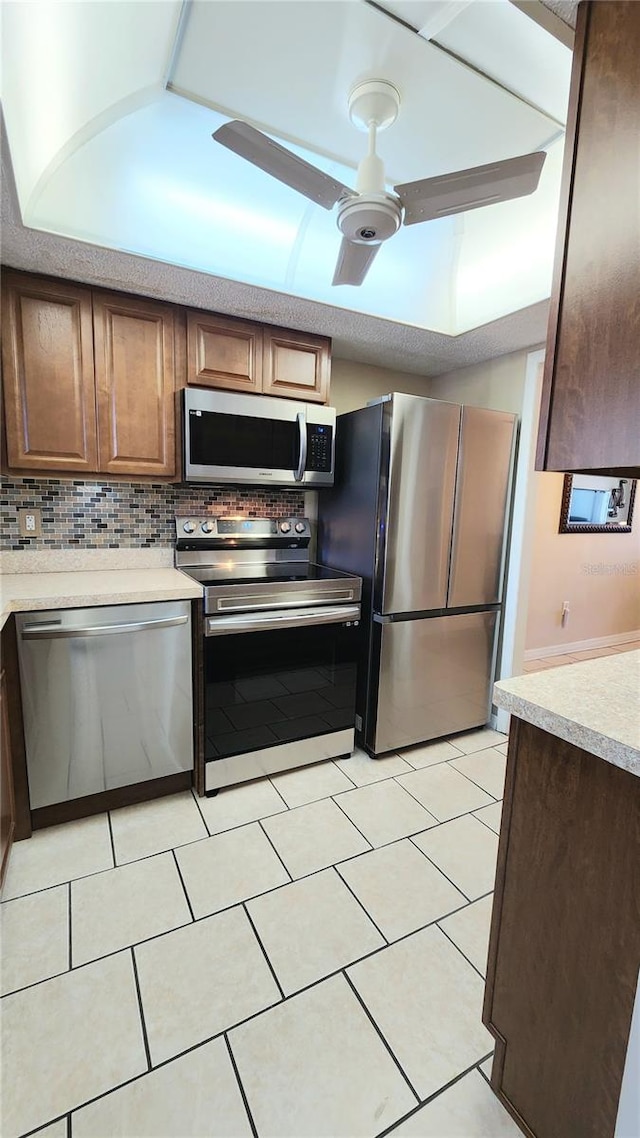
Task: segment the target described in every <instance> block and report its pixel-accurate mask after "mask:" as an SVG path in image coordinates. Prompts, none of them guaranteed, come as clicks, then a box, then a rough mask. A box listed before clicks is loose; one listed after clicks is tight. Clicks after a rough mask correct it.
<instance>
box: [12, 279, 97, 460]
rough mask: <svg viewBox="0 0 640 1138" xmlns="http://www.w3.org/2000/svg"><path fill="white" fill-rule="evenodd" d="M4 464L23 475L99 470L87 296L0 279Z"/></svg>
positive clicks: (63, 285) (66, 286)
mask: <svg viewBox="0 0 640 1138" xmlns="http://www.w3.org/2000/svg"><path fill="white" fill-rule="evenodd" d="M2 312H3V335H2V361H3V373H4V398H5V423H6V433H7V461H8V465H9V466H10V467H12V468H16V469H21V470H39V471H43V472H45V471H50V470H68V471H74V472H78V473H80V474H85V473H90V472H92V471H95V470H97V468H98V467H97V462H98V441H97V424H96V403H95V381H94V365H93V329H92V316H91V290H90V289H87V288H82V287H81V286H80V285H75V284H71V283H68V282H66V281H48V280H39V279H38V278H37V277H30V276H28V275H26V274H23V273H11V272H9V271H7V272H5V273H4V274H3V281H2Z"/></svg>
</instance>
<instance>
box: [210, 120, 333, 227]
mask: <svg viewBox="0 0 640 1138" xmlns="http://www.w3.org/2000/svg"><path fill="white" fill-rule="evenodd" d="M211 137H212V138H214V139H215V141H216V142H221V143H222V145H223V146H226V147H227V150H233V151H234V153H235V154H239V155H240V157H241V158H246V160H247V162H251V163H253V165H254V166H259V167H260V169H261V170H264V171H265V173H267V174H271V176H272V178H277V179H278V181H279V182H284V183H285V185H287V186H291V188H292V189H293V190H297V191H298V193H299V194H304V196H305V197H306V198H311V201H313V202H316V204H317V205H321V206H323V207H324V209H331V207H332V206H334V205H335V204H336V202H337V201H338V200H339V199H340V198H341V197H342V196H343V195H344V194H353V193H354V191H353V190H350V189H349V187H348V186H345V185H343V183H342V182H337V181H336V179H335V178H332V177H330V175H329V174H325V173H323V171H322V170H318V169H317V168H316V167H315V166H312V165H311V164H310V163H309V162H305V161H304V159H303V158H298V157H297V156H296V155H295V154H292V153H291V151H290V150H286V149H285V147H284V146H280V145H279V143H277V142H273V141H272V139H270V138H267V136H266V134H263V133H262V131H260V130H256V129H255V127H252V126H249V124H248V123H246V122H239V121H238V120H234V121H232V122H228V123H225V124H224V126H221V127H219V129H218V130H216V131H214V133H213V134H212V136H211Z"/></svg>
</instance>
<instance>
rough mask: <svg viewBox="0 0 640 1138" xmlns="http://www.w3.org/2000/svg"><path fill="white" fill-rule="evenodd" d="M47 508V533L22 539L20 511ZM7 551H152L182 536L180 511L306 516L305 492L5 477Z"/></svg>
mask: <svg viewBox="0 0 640 1138" xmlns="http://www.w3.org/2000/svg"><path fill="white" fill-rule="evenodd" d="M22 507H26V508H27V509H34V508H40V509H41V510H42V537H37V538H26V537H20V533H19V530H18V509H20V508H22ZM0 510H1V517H2V536H1V540H0V549H3V550H21V549H29V548H30V549H34V550H47V549H121V548H125V549H149V548H155V547H156V546H171V545H173V543H174V541H175V526H174V518H175V515H176V514H190V513H193V514H216V515H218V516H219V515H225V514H237V515H240V516H242V517H265V516H266V517H274V518H281V517H287V516H288V515H295V514H303V513H304V494H302V493H301V492H300V491H298V490H275V489H274V490H262V489H261V488H260V487H256V486H248V487H246V488H242V487H238V486H205V487H202V488H199V487H193V486H173V485H171V484H168V483H160V482H158V483H141V482H107V481H104V480H103V479H100V480H98V481H89V480H86V481H85V480H81V479H77V478H73V479H70V478H17V477H15V476H11V477H8V478H7V477H3V479H2V488H1V492H0Z"/></svg>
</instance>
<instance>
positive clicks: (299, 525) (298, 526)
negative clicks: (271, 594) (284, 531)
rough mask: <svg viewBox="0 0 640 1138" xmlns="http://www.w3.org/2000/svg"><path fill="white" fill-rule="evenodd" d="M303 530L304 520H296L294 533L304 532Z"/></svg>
mask: <svg viewBox="0 0 640 1138" xmlns="http://www.w3.org/2000/svg"><path fill="white" fill-rule="evenodd" d="M304 531H305V524H304V522H296V533H304Z"/></svg>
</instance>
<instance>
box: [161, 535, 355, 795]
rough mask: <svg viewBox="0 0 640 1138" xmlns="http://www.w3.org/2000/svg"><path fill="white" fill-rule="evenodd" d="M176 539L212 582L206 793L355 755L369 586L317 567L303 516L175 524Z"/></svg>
mask: <svg viewBox="0 0 640 1138" xmlns="http://www.w3.org/2000/svg"><path fill="white" fill-rule="evenodd" d="M176 536H177V541H176V567H177V568H178V569H181V570H182V571H183V572H185V573H187V574H188V575H189V576H190V577H192V578H193V579H194V580H196V581H199V582H200V583H201V584H202V585H203V586H204V605H203V630H202V631H203V635H202V637H201V638H200V643H199V644H198V645H196V648H197V651H198V654H199V656H200V660H199V667H200V671H201V673H202V680H201V682H200V687H199V691H198V693H197V694H198V700H199V704H200V708H201V715H200V720H201V722H200V724H199V727H200V731H199V735H200V747H199V748H198V750H199V751H200V754H199V755H197V756H196V781H197V784H198V787H199V789H200V791H201V792H202V791H204V793H212V792H215V791H216V790H217V789H218V788H219V787H222V786H229V785H232V784H234V783H238V782H245V781H247V780H248V779H253V778H259V777H261V776H262V775H265V774H274V773H275V772H276V771H283V770H289V769H291V768H293V767H300V766H304V765H306V764H307V763H315V762H318V761H320V760H322V759H329V758H335V757H337V756H338V755H346V754H350V753H351V751H352V750H353V746H354V725H355V684H356V660H357V655H358V647H359V632H360V624H359V622H360V597H361V590H362V580H361V578H360V577H355V576H353V575H351V574H349V573H342V572H338V571H337V570H335V569H329V568H327V567H326V566H324V565H315V564H313V563H312V562H310V560H309V543H310V540H311V527H310V525H309V522H308V520H307V519H306V518H297V517H292V518H278V519H274V518H213V517H202V518H199V517H178V518H176ZM196 682H198V681H197V676H196Z"/></svg>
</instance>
